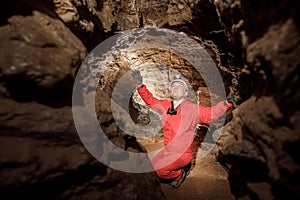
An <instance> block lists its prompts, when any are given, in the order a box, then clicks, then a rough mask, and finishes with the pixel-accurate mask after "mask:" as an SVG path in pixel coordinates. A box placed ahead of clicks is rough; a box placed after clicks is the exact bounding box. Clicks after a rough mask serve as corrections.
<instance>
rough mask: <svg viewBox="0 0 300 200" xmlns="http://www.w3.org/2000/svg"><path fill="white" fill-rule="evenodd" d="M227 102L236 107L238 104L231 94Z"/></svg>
mask: <svg viewBox="0 0 300 200" xmlns="http://www.w3.org/2000/svg"><path fill="white" fill-rule="evenodd" d="M226 101H227V102H228V103H230V104H232V105H233V106H234V107H236V104H235V102H234V100H233V98H232V96H231V95H230V94H229V95H228V96H227V97H226Z"/></svg>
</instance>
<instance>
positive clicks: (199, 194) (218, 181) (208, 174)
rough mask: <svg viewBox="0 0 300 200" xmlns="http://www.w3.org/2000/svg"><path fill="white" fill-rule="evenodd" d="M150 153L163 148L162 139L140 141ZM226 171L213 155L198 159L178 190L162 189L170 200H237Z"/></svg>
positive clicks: (166, 185) (163, 187)
mask: <svg viewBox="0 0 300 200" xmlns="http://www.w3.org/2000/svg"><path fill="white" fill-rule="evenodd" d="M139 142H140V143H141V144H142V145H143V146H144V147H145V148H146V149H147V151H148V152H151V151H154V150H157V149H159V148H161V147H162V146H163V140H162V139H152V140H140V141H139ZM227 176H228V174H227V172H226V170H225V169H224V168H223V167H222V166H221V165H220V164H219V163H218V162H217V161H216V160H215V156H214V154H213V153H209V154H208V155H207V156H206V157H204V158H197V159H196V163H195V165H194V166H193V167H192V169H191V172H190V174H189V175H188V176H187V178H186V179H185V181H184V183H183V184H182V185H181V187H180V188H178V189H170V188H169V187H168V184H165V183H161V188H162V190H163V192H164V194H165V196H166V198H167V199H169V200H177V199H178V200H181V199H184V200H190V199H220V200H227V199H235V198H234V196H233V195H232V194H231V192H230V186H229V182H228V180H227Z"/></svg>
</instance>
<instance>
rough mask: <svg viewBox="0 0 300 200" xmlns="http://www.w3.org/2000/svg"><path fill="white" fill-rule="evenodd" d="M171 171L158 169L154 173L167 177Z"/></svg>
mask: <svg viewBox="0 0 300 200" xmlns="http://www.w3.org/2000/svg"><path fill="white" fill-rule="evenodd" d="M170 173H171V171H170V170H165V169H160V170H157V171H156V174H157V176H158V177H160V178H168V177H169V176H170Z"/></svg>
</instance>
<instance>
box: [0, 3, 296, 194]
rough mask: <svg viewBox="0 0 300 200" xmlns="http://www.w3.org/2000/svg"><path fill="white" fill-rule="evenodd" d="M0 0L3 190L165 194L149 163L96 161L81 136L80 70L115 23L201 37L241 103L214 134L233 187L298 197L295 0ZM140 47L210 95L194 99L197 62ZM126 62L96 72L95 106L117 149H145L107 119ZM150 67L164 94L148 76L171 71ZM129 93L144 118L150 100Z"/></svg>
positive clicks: (135, 112)
mask: <svg viewBox="0 0 300 200" xmlns="http://www.w3.org/2000/svg"><path fill="white" fill-rule="evenodd" d="M2 4H3V5H2V6H1V8H0V11H1V13H2V14H1V16H0V38H1V42H2V45H1V47H0V96H1V99H0V102H1V109H0V127H1V128H0V133H1V135H0V148H1V157H0V169H1V172H0V177H1V181H0V185H1V188H0V191H1V194H3V195H10V196H11V197H12V198H18V197H20V196H21V197H31V198H36V197H37V198H44V197H45V196H46V197H48V198H49V199H65V198H68V199H98V198H104V199H118V198H120V197H123V199H147V198H149V199H163V198H165V195H164V194H163V190H162V189H161V188H160V185H159V182H158V179H157V177H156V176H155V174H154V173H146V174H129V173H124V172H119V171H116V170H112V169H110V168H108V167H106V166H105V165H103V164H101V163H99V162H98V161H97V160H95V159H94V158H93V157H92V156H91V155H90V154H89V153H88V152H87V151H86V150H85V148H84V146H83V145H82V143H81V142H80V140H79V137H78V135H77V134H76V129H75V126H74V122H73V117H72V110H71V105H72V99H71V98H72V97H71V95H72V88H73V83H74V79H75V76H76V73H77V69H78V68H79V66H80V64H81V62H82V61H83V59H84V58H85V56H86V55H87V53H88V52H90V51H91V50H92V49H93V48H94V47H95V46H96V45H98V44H99V43H100V42H102V41H103V40H105V39H106V38H109V37H110V36H112V35H114V34H116V33H117V32H119V31H124V30H128V29H132V28H141V27H145V26H148V25H151V26H157V27H164V28H169V29H172V30H176V31H179V32H180V31H182V32H184V33H186V34H188V35H189V36H190V37H191V38H193V39H194V40H195V41H197V42H198V43H199V44H201V45H202V46H203V47H204V48H205V49H206V50H207V52H208V53H209V54H210V56H211V57H212V59H213V60H214V62H215V64H216V66H217V67H218V69H219V71H220V73H221V75H222V78H223V80H224V85H225V89H226V93H227V94H228V93H231V94H232V95H233V97H234V99H235V101H236V102H237V104H238V107H237V108H236V109H235V110H234V112H233V113H231V112H229V113H228V116H227V118H226V122H229V123H228V124H227V125H226V127H225V129H226V131H224V133H223V135H222V136H221V138H220V140H219V141H218V150H219V153H218V160H219V162H220V163H222V164H223V165H224V166H225V167H226V168H227V169H228V181H229V183H230V190H231V193H232V195H234V196H235V198H237V199H239V198H240V199H244V198H249V199H283V198H285V197H287V196H288V197H289V198H290V199H299V197H300V193H299V191H300V190H299V187H300V185H299V180H300V178H299V170H300V169H299V168H300V164H299V156H297V152H299V136H300V135H299V128H300V127H299V124H300V123H299V119H300V115H299V87H298V86H299V66H300V65H299V62H300V59H299V56H298V55H299V54H300V49H299V48H300V47H299V44H300V42H299V40H300V37H299V19H298V18H297V13H299V8H300V6H299V2H298V1H292V0H283V1H272V2H271V1H259V0H254V1H245V0H230V1H227V0H226V1H225V0H186V1H183V0H170V1H166V0H163V1H157V0H147V1H144V0H104V1H98V0H31V1H29V0H13V1H6V2H3V3H2ZM135 53H136V54H137V55H138V56H137V57H135V58H134V59H138V60H139V61H140V62H142V63H143V62H149V61H151V62H153V63H156V64H163V65H167V66H170V67H171V68H172V69H176V70H178V71H179V72H180V73H182V74H183V75H184V77H185V78H186V79H187V80H188V81H189V83H190V85H191V88H192V89H193V90H194V91H197V92H196V93H197V94H198V97H201V95H202V96H203V95H204V96H205V97H206V99H205V100H203V99H202V98H200V99H198V101H199V102H200V103H201V104H203V105H210V102H209V101H208V100H207V88H206V85H205V83H204V82H203V80H202V78H201V77H200V76H198V75H196V73H194V71H193V70H191V69H192V67H191V64H190V63H188V62H186V61H185V60H184V59H182V58H181V57H179V56H178V55H175V54H171V53H170V52H167V51H161V50H156V49H154V50H153V49H152V50H149V49H148V50H147V51H141V52H135ZM170 57H171V58H172V59H170ZM125 60H126V59H125ZM131 64H132V63H130V62H129V63H128V62H125V61H124V59H123V60H122V58H118V59H117V60H116V61H115V62H114V63H113V64H112V65H111V66H110V68H109V70H107V71H106V72H105V73H106V74H105V75H104V77H99V79H100V85H99V86H100V89H99V90H98V92H100V91H103V93H101V95H102V96H101V97H103V96H106V97H107V100H105V99H100V100H99V101H97V102H96V108H95V109H96V111H98V114H99V113H101V119H100V118H99V121H100V123H101V122H102V123H104V124H105V129H106V132H107V133H106V134H107V135H108V136H109V137H110V138H111V139H112V140H113V141H114V142H115V143H116V144H117V145H119V146H120V147H122V148H126V149H127V150H129V151H134V152H138V151H144V150H145V149H143V148H141V146H140V145H139V144H138V143H136V140H135V139H134V138H129V140H128V138H127V137H124V133H123V132H122V131H120V129H119V128H118V127H117V126H116V124H114V123H112V121H111V119H112V116H111V114H110V110H109V105H110V104H108V102H110V99H109V97H110V96H109V95H110V94H111V92H112V88H113V86H114V84H115V83H116V82H117V80H118V78H119V77H121V75H122V73H125V72H126V70H130V69H131V67H132V66H131ZM119 69H121V71H118V70H119ZM122 70H123V71H122ZM149 70H150V71H151V70H152V71H151V73H149V74H148V75H146V74H147V70H146V71H145V72H143V73H144V74H145V75H146V77H145V78H146V79H147V81H148V82H149V84H152V85H153V86H156V87H157V89H156V90H155V91H154V92H155V94H156V95H157V96H159V97H161V98H163V97H166V96H167V93H166V92H165V87H166V85H164V84H157V83H155V82H153V80H157V81H159V80H166V78H165V77H166V74H165V73H164V71H163V70H158V68H157V67H156V68H151V69H150V68H149ZM101 81H104V84H103V83H102V85H101ZM98 95H99V94H98ZM211 95H212V96H211V97H212V98H218V95H216V94H211ZM193 98H194V99H197V97H193ZM132 103H133V105H131V106H132V107H131V117H132V119H133V120H136V121H137V122H139V123H145V124H147V123H149V116H148V115H147V114H148V110H146V108H145V107H143V106H142V105H141V104H139V102H138V100H137V99H134V101H133V102H132ZM137 177H138V178H137ZM145 188H146V190H145ZM187 190H188V188H187ZM226 196H230V195H226ZM217 197H219V196H217V195H216V197H215V198H216V199H217Z"/></svg>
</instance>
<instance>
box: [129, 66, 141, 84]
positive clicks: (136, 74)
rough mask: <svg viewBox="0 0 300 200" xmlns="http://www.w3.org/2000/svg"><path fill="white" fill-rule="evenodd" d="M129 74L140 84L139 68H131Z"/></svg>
mask: <svg viewBox="0 0 300 200" xmlns="http://www.w3.org/2000/svg"><path fill="white" fill-rule="evenodd" d="M131 75H132V77H133V78H134V80H135V82H136V84H137V85H140V84H142V83H143V77H142V75H141V72H140V71H139V70H132V73H131Z"/></svg>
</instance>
